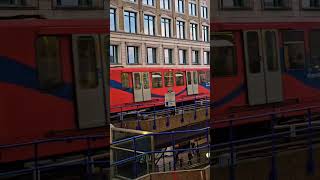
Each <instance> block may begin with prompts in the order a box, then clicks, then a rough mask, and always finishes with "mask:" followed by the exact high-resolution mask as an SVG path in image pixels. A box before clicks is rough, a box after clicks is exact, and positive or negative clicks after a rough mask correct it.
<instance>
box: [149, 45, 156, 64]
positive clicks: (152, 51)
mask: <svg viewBox="0 0 320 180" xmlns="http://www.w3.org/2000/svg"><path fill="white" fill-rule="evenodd" d="M147 64H157V50H156V48H147Z"/></svg>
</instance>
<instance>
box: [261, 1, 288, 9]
mask: <svg viewBox="0 0 320 180" xmlns="http://www.w3.org/2000/svg"><path fill="white" fill-rule="evenodd" d="M289 1H290V0H264V1H263V5H264V8H289V6H290V4H289V3H290V2H289Z"/></svg>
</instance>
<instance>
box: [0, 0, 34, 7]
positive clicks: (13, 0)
mask: <svg viewBox="0 0 320 180" xmlns="http://www.w3.org/2000/svg"><path fill="white" fill-rule="evenodd" d="M26 5H29V4H27V1H26V0H0V7H1V6H26Z"/></svg>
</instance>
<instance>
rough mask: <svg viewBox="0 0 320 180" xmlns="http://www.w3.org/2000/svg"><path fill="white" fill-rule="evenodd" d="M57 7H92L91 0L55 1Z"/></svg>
mask: <svg viewBox="0 0 320 180" xmlns="http://www.w3.org/2000/svg"><path fill="white" fill-rule="evenodd" d="M57 6H61V7H92V6H93V2H92V0H57Z"/></svg>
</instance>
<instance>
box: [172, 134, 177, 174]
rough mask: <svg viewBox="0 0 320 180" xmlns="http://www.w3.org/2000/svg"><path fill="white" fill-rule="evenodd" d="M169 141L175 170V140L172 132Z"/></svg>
mask: <svg viewBox="0 0 320 180" xmlns="http://www.w3.org/2000/svg"><path fill="white" fill-rule="evenodd" d="M171 142H172V155H173V170H174V171H175V170H176V160H177V159H176V151H175V150H176V149H175V145H176V142H175V138H174V134H173V132H172V133H171Z"/></svg>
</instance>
